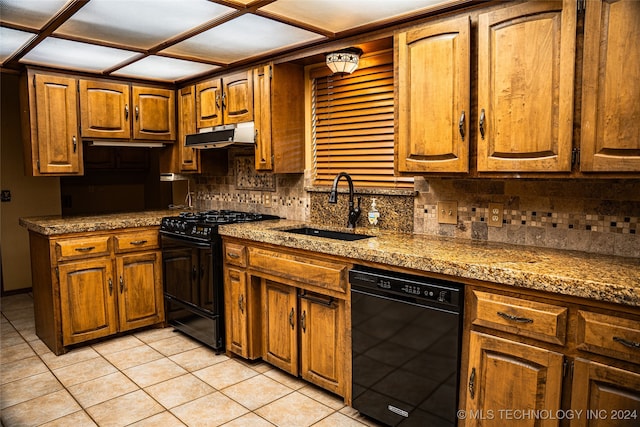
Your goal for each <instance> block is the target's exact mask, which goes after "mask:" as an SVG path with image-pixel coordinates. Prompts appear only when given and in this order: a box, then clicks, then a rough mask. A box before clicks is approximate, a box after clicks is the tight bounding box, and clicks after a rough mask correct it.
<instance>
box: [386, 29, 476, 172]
mask: <svg viewBox="0 0 640 427" xmlns="http://www.w3.org/2000/svg"><path fill="white" fill-rule="evenodd" d="M470 26H471V23H470V20H469V18H468V17H464V18H460V19H456V20H451V21H448V22H445V23H439V24H433V25H429V26H426V27H424V28H420V29H418V30H414V31H409V32H406V33H400V34H399V35H398V36H397V37H396V45H397V46H398V48H397V49H398V68H397V79H398V106H397V107H396V115H397V118H398V133H397V140H396V150H397V168H398V171H400V172H467V171H468V170H469V138H468V135H469V119H470V117H469V108H470V100H469V96H470V87H469V85H470V83H469V82H470V51H469V44H470Z"/></svg>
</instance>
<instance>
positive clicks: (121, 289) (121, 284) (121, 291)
mask: <svg viewBox="0 0 640 427" xmlns="http://www.w3.org/2000/svg"><path fill="white" fill-rule="evenodd" d="M123 292H124V280H123V279H122V276H120V293H123Z"/></svg>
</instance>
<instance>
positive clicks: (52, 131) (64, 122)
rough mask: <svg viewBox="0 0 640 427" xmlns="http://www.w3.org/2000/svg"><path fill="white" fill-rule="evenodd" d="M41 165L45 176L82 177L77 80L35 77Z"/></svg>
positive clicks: (35, 118)
mask: <svg viewBox="0 0 640 427" xmlns="http://www.w3.org/2000/svg"><path fill="white" fill-rule="evenodd" d="M35 92H36V95H35V98H36V112H35V114H32V115H31V120H35V121H36V123H37V147H34V150H36V151H37V153H38V157H37V159H38V161H37V164H36V165H34V166H35V168H34V169H37V171H38V172H39V173H41V174H54V175H81V174H82V157H81V152H82V151H81V148H82V147H81V143H80V138H79V133H78V95H77V89H76V80H75V79H72V78H67V77H59V76H49V75H42V74H36V75H35Z"/></svg>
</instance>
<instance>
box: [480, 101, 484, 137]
mask: <svg viewBox="0 0 640 427" xmlns="http://www.w3.org/2000/svg"><path fill="white" fill-rule="evenodd" d="M484 121H485V115H484V108H483V109H482V110H481V111H480V123H479V127H480V136H481V137H482V139H484Z"/></svg>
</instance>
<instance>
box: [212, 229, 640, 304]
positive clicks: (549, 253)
mask: <svg viewBox="0 0 640 427" xmlns="http://www.w3.org/2000/svg"><path fill="white" fill-rule="evenodd" d="M300 226H315V227H318V228H323V229H331V227H326V226H323V225H317V224H309V223H303V222H297V221H290V220H275V221H262V222H254V223H245V224H228V225H223V226H220V228H219V230H220V234H222V235H223V236H229V237H236V238H241V239H247V240H252V241H256V242H263V243H270V244H275V245H281V246H285V247H290V248H297V249H306V250H310V251H314V252H318V253H324V254H331V255H336V256H341V257H345V258H349V259H351V260H353V261H354V262H357V261H358V260H363V261H369V262H375V263H380V264H387V265H394V266H398V267H406V268H410V269H414V270H420V271H424V272H433V273H439V274H445V275H449V276H454V277H463V278H468V279H476V280H481V281H487V282H492V283H500V284H505V285H511V286H515V287H521V288H528V289H535V290H540V291H547V292H552V293H557V294H562V295H570V296H576V297H583V298H588V299H593V300H599V301H606V302H612V303H617V304H624V305H630V306H640V259H637V258H623V257H614V256H605V255H598V254H590V253H586V252H577V251H563V250H555V249H546V248H538V247H530V246H518V245H512V244H500V243H491V242H486V241H475V240H464V239H456V238H448V237H437V236H426V235H417V234H409V233H396V232H384V231H379V232H376V233H375V237H373V238H369V239H363V240H359V241H352V242H346V241H340V240H333V239H327V238H322V237H313V236H305V235H299V234H293V233H287V232H283V231H282V230H286V229H291V228H296V227H300ZM356 232H357V233H364V234H373V233H370V232H369V231H368V230H363V229H359V230H356Z"/></svg>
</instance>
